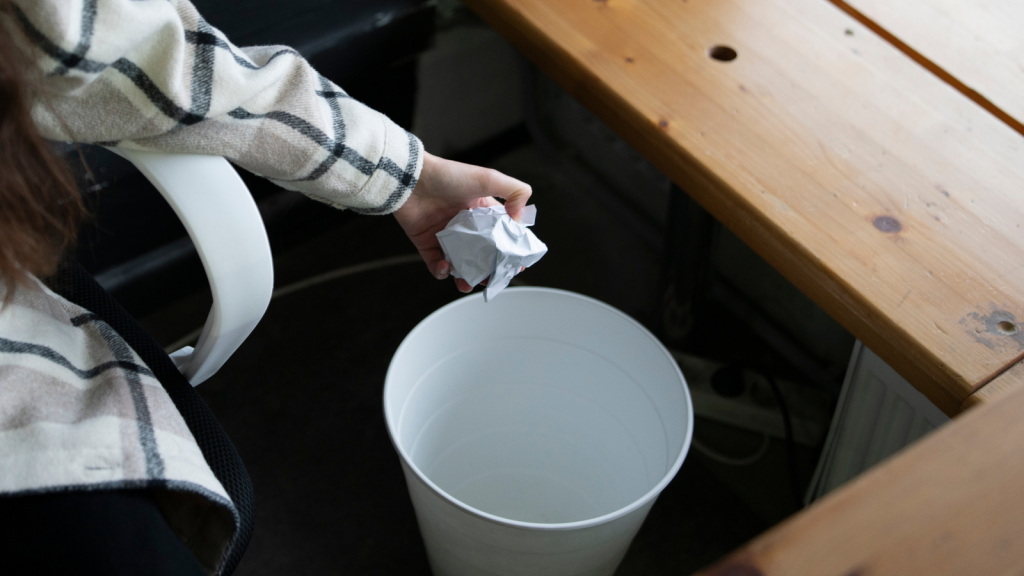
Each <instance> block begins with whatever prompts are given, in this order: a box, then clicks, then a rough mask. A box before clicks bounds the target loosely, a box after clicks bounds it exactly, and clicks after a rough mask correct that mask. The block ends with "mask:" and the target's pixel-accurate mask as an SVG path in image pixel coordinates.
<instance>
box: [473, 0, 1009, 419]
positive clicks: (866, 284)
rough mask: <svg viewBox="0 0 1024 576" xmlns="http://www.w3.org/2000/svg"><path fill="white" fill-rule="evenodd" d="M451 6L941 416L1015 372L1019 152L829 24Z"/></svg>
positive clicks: (637, 4) (746, 11)
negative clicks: (569, 99)
mask: <svg viewBox="0 0 1024 576" xmlns="http://www.w3.org/2000/svg"><path fill="white" fill-rule="evenodd" d="M864 1H865V2H867V1H868V0H864ZM922 1H923V0H922ZM466 4H467V5H469V6H470V7H471V8H472V9H474V10H475V11H476V12H477V13H479V14H480V15H481V16H482V17H483V18H484V19H485V20H486V21H487V22H488V23H489V24H491V25H492V26H493V27H494V28H495V29H497V30H498V31H499V32H500V33H502V34H503V35H504V36H505V37H506V38H507V39H509V40H510V41H511V42H512V43H513V44H514V45H516V46H517V47H518V48H519V49H520V50H521V51H522V52H524V53H525V54H526V55H527V56H528V57H530V58H531V59H532V60H533V61H534V62H535V63H536V64H537V65H538V66H540V67H541V68H542V69H543V70H545V71H546V72H547V73H548V74H549V75H550V76H552V77H553V78H554V79H555V80H556V81H558V82H559V83H560V84H561V85H562V86H563V87H564V88H565V89H566V90H567V91H568V92H569V93H570V94H571V95H573V96H574V97H575V98H577V99H578V100H579V101H580V102H582V103H583V104H584V105H586V106H587V107H588V108H590V110H591V111H593V112H594V113H596V114H597V115H598V116H599V117H600V118H602V119H603V120H604V121H605V122H606V123H607V124H608V125H609V126H611V127H612V128H613V129H614V130H616V132H618V133H619V135H620V136H622V137H623V138H625V139H626V140H627V141H628V142H629V143H630V144H631V145H632V146H634V147H635V148H636V149H637V150H639V151H640V152H641V153H643V154H644V155H645V156H646V157H647V158H648V159H649V160H650V161H651V162H653V163H654V164H655V165H656V166H657V167H658V168H659V169H660V170H662V171H663V172H664V173H665V174H667V175H668V176H669V177H670V178H671V179H672V180H673V181H674V182H675V183H676V184H677V185H679V186H680V187H681V188H683V189H684V190H685V191H686V192H687V193H688V194H690V195H691V196H692V197H693V198H694V199H695V200H696V201H697V202H699V203H700V204H701V205H702V206H704V207H705V208H706V209H707V210H708V211H709V212H711V213H712V214H713V215H714V216H715V217H716V218H717V219H718V220H720V221H721V222H722V223H723V224H724V225H725V226H727V227H728V228H729V229H730V230H732V231H733V232H734V233H735V234H736V235H737V236H739V237H740V238H741V239H743V240H744V241H745V242H746V243H747V244H748V245H750V246H751V247H752V248H753V249H755V250H756V251H757V252H758V253H759V254H760V255H761V256H762V257H764V258H765V259H766V260H767V261H768V262H770V263H771V264H772V265H773V266H775V268H777V269H778V270H779V271H780V272H782V273H783V274H784V275H785V276H786V277H787V278H788V279H789V280H790V281H791V282H793V283H794V284H795V285H796V286H797V287H798V288H800V289H801V290H802V291H804V292H805V293H806V294H807V295H808V296H810V297H811V298H812V299H813V300H814V301H815V302H816V303H817V304H818V305H819V306H821V307H822V308H823V309H825V310H826V311H827V312H829V314H831V315H832V316H833V317H834V318H836V319H837V320H838V321H839V322H841V323H842V324H843V325H844V326H845V327H846V328H847V329H848V330H850V331H851V332H852V333H853V334H854V335H855V336H856V337H857V338H859V339H860V340H861V341H863V342H864V343H865V344H866V345H867V346H868V347H869V348H871V349H872V350H874V351H875V352H876V353H877V354H879V356H881V357H882V358H883V359H884V360H885V361H886V362H887V363H889V364H890V365H891V366H892V367H893V368H895V369H896V370H897V371H898V372H899V373H900V374H901V375H903V376H904V377H905V378H906V379H907V380H908V381H910V382H911V383H912V384H913V385H914V386H915V387H917V388H918V389H919V390H921V391H922V392H923V393H924V394H925V395H926V396H927V397H928V398H929V399H931V400H932V401H933V402H934V403H935V404H936V405H937V406H938V407H939V408H941V409H942V410H943V411H945V412H946V413H947V414H951V415H952V414H956V413H957V412H959V411H960V410H961V409H962V407H964V406H965V403H967V404H970V403H971V402H973V401H972V400H969V397H970V396H971V395H972V394H974V393H975V392H977V391H978V390H979V389H981V388H982V387H983V386H985V385H986V384H988V383H990V382H992V381H993V380H995V379H997V378H999V377H1000V376H1001V375H1003V374H1004V372H1006V371H1007V370H1008V369H1009V368H1010V367H1011V366H1013V365H1014V364H1015V363H1017V362H1019V361H1020V360H1021V359H1022V357H1024V289H1022V283H1024V234H1022V229H1021V226H1022V225H1024V199H1022V198H1024V137H1022V136H1021V134H1019V133H1018V132H1016V131H1015V130H1014V129H1013V128H1012V127H1010V126H1009V125H1007V124H1006V123H1005V122H1004V121H1002V120H1000V119H999V118H998V117H996V116H994V115H993V114H992V113H990V112H989V111H986V110H985V109H984V108H983V107H981V106H979V105H978V104H977V103H976V102H975V101H973V100H972V99H971V98H969V97H968V96H966V95H964V94H963V93H961V92H959V91H958V90H956V89H955V88H954V87H952V86H950V84H948V83H947V82H945V81H943V79H942V78H940V77H938V76H937V75H936V74H934V73H933V72H932V71H930V70H928V69H926V68H924V67H922V66H920V65H919V64H918V63H916V62H915V61H914V60H913V59H912V58H911V57H908V55H907V54H905V53H904V52H902V51H901V50H900V49H899V48H898V47H896V46H894V45H893V44H892V43H890V42H888V41H886V40H885V39H884V38H883V37H881V36H879V35H878V34H876V33H875V32H874V31H872V30H871V29H870V28H869V27H868V26H865V25H864V24H862V23H861V22H860V21H858V20H857V19H856V18H854V17H853V16H851V15H850V14H849V13H847V12H844V11H843V10H842V9H841V8H840V7H837V6H836V5H833V4H832V3H830V2H828V1H827V0H650V1H640V0H467V1H466ZM975 400H977V397H976V398H975Z"/></svg>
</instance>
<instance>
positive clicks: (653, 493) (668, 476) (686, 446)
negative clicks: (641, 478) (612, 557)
mask: <svg viewBox="0 0 1024 576" xmlns="http://www.w3.org/2000/svg"><path fill="white" fill-rule="evenodd" d="M524 292H541V293H554V294H558V295H562V296H569V297H573V298H578V299H580V300H585V301H587V302H590V303H592V304H596V305H598V306H600V307H603V308H605V309H606V310H608V311H610V312H612V313H614V314H617V315H618V316H620V317H622V318H623V319H625V320H626V321H627V322H629V323H631V324H633V325H634V326H635V327H636V328H638V329H639V330H640V332H641V333H642V334H643V335H645V336H646V337H647V338H649V339H650V340H651V341H652V342H653V343H654V344H655V345H656V346H657V347H658V348H659V349H660V350H661V352H662V354H664V355H665V357H666V359H667V360H668V361H669V363H670V364H671V365H672V367H673V369H674V370H675V372H676V376H678V377H679V381H680V382H681V383H682V384H683V397H684V398H685V400H686V415H687V418H686V433H685V436H684V438H683V444H682V449H681V450H680V451H679V455H678V456H677V457H676V459H675V462H673V463H672V466H671V467H669V469H668V470H667V471H666V472H665V475H664V476H663V477H662V478H661V480H660V481H659V482H658V483H657V484H655V485H654V487H653V488H651V489H650V490H648V491H647V492H646V493H645V494H644V495H643V496H641V497H640V498H637V499H636V500H634V501H633V502H631V503H630V504H627V505H626V506H623V507H622V508H619V509H618V510H614V511H612V512H609V513H607V514H604V515H601V516H597V517H595V518H588V519H587V520H579V521H576V522H560V523H551V524H548V523H542V522H523V521H520V520H512V519H510V518H503V517H501V516H497V515H494V514H490V513H488V512H484V511H483V510H480V509H478V508H474V507H472V506H469V505H468V504H465V503H464V502H462V501H460V500H458V499H457V498H454V497H453V496H451V495H450V494H448V493H447V492H445V491H444V490H442V489H441V488H440V487H439V486H438V485H437V484H435V483H434V482H433V481H432V480H430V478H428V477H427V476H426V474H424V473H423V472H422V471H421V470H420V469H419V467H417V466H416V464H415V463H414V462H413V461H412V459H411V458H409V455H408V454H406V452H405V450H404V449H403V448H402V447H401V446H400V445H399V443H398V439H397V438H395V435H394V432H393V431H392V428H391V421H392V417H391V414H390V413H389V412H388V403H387V393H388V386H389V384H390V383H391V374H392V370H393V368H394V364H395V358H397V357H398V356H399V354H401V352H402V350H403V349H404V348H405V346H406V344H407V343H408V342H409V341H410V340H411V339H412V337H413V336H414V335H415V334H416V333H417V332H418V331H419V330H420V329H421V328H422V327H424V326H426V325H427V324H429V322H430V320H431V319H433V318H434V317H435V316H438V315H440V314H442V313H444V312H445V311H447V310H448V309H450V308H455V307H458V306H465V305H467V304H470V303H472V302H473V301H475V300H480V299H483V293H482V292H477V293H475V294H470V295H469V296H465V297H463V298H459V299H458V300H455V301H454V302H449V303H448V304H445V305H444V306H442V307H441V308H438V309H437V310H435V311H434V312H433V313H431V314H430V315H429V316H427V317H426V318H424V319H423V320H421V321H420V322H419V324H417V325H416V327H415V328H413V329H412V330H411V331H410V332H409V333H408V334H407V335H406V336H405V338H404V339H402V343H401V344H400V345H399V346H398V348H397V349H396V350H395V354H394V355H393V356H392V357H391V362H390V364H389V365H388V371H387V375H386V376H385V378H384V391H383V396H384V421H385V424H386V426H387V429H388V437H389V438H391V444H392V445H393V446H394V447H395V451H397V452H398V454H399V457H400V458H401V460H402V462H403V463H404V464H405V465H406V466H408V467H409V469H410V470H412V471H413V473H415V474H416V477H417V478H418V479H419V480H420V481H421V482H423V484H424V485H425V486H427V487H428V488H429V489H430V490H431V491H432V492H434V493H435V494H437V495H438V496H440V497H441V498H442V499H444V500H445V501H447V502H448V503H449V504H451V505H453V506H455V507H456V508H459V509H461V510H464V511H465V512H467V513H469V514H471V515H473V516H476V517H478V518H480V519H482V520H486V521H489V522H493V523H495V524H499V525H502V526H511V527H516V528H522V529H526V530H536V531H569V530H580V529H584V528H591V527H593V526H599V525H601V524H606V523H608V522H612V521H614V520H617V519H619V518H622V517H624V516H627V515H629V514H630V513H632V512H634V511H636V510H638V509H640V508H642V507H643V506H645V505H647V504H648V503H649V502H650V501H651V500H653V499H655V498H657V497H658V495H659V494H661V491H662V490H664V489H665V487H666V486H668V483H669V482H671V481H672V479H673V478H675V475H676V473H677V472H679V468H680V467H682V465H683V461H684V460H685V459H686V455H687V453H688V452H689V451H690V441H691V440H692V438H693V401H692V400H691V398H690V390H689V387H688V386H687V384H686V378H685V377H684V376H683V372H682V370H680V369H679V364H678V363H677V362H676V361H675V359H674V358H673V357H672V354H671V353H670V352H669V351H668V350H667V349H666V348H665V346H664V345H663V344H662V343H661V341H660V340H658V339H657V338H656V337H655V336H654V334H652V333H651V331H650V330H648V329H647V328H645V327H644V326H643V325H642V324H640V323H639V322H637V321H636V320H635V319H634V318H632V317H631V316H629V315H628V314H626V313H625V312H622V311H621V310H619V309H617V308H615V307H613V306H610V305H608V304H605V303H604V302H601V301H600V300H597V299H595V298H591V297H589V296H584V295H582V294H577V293H575V292H570V291H568V290H559V289H557V288H541V287H534V286H517V287H509V288H506V289H505V290H503V293H504V294H503V295H508V294H509V293H524ZM395 417H397V415H395Z"/></svg>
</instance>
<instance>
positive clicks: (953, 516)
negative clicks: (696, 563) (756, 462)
mask: <svg viewBox="0 0 1024 576" xmlns="http://www.w3.org/2000/svg"><path fill="white" fill-rule="evenodd" d="M1022 415H1024V389H1018V390H1017V391H1015V392H1014V393H1013V394H1012V395H1010V396H1008V397H1007V398H1005V399H1003V400H1002V401H1001V402H996V403H992V404H985V405H981V406H980V407H978V408H975V409H973V410H971V411H969V412H967V413H965V414H964V415H962V416H960V417H959V418H957V419H956V420H954V421H953V422H951V423H950V424H948V425H946V426H945V427H943V428H940V429H939V430H937V431H935V432H934V433H932V434H931V435H929V436H927V437H925V438H924V439H922V440H921V441H920V442H918V443H917V444H914V445H912V446H910V447H909V448H907V449H906V450H905V451H903V452H901V453H899V454H898V455H897V456H895V457H894V458H893V459H891V460H888V461H886V462H884V463H882V464H880V465H879V466H876V467H875V468H872V469H871V470H869V471H867V472H866V473H864V474H863V475H861V476H859V477H858V478H857V479H855V480H853V481H852V482H850V483H849V484H847V485H846V486H844V487H843V488H841V489H839V490H837V491H836V492H834V493H832V494H830V495H829V496H827V497H826V498H824V499H822V500H821V501H819V502H817V503H816V504H814V505H813V506H811V507H810V508H808V509H806V510H804V511H803V512H801V513H799V514H797V515H796V516H793V517H792V518H790V519H789V520H786V521H784V522H783V523H781V524H779V525H778V526H776V527H774V528H772V529H771V530H769V531H768V532H765V533H764V534H762V535H761V536H758V537H757V538H756V539H754V540H752V541H751V542H749V543H748V544H746V545H745V546H743V547H742V548H740V549H739V550H738V551H736V552H734V553H733V554H731V555H730V556H728V557H727V558H726V559H725V560H723V561H721V562H719V563H718V564H716V565H714V566H712V567H710V568H708V569H705V570H703V571H701V572H699V573H698V574H701V575H704V576H726V575H730V576H770V575H776V574H777V575H780V576H782V575H787V576H788V575H791V574H814V575H816V576H832V575H835V576H852V575H869V574H870V575H878V574H893V575H905V574H906V575H917V574H927V575H929V576H961V575H963V574H971V575H972V576H987V575H993V576H994V575H1003V574H1020V573H1022V572H1024V497H1022V496H1021V495H1022V494H1024V458H1021V453H1022V452H1024V418H1022V417H1021V416H1022Z"/></svg>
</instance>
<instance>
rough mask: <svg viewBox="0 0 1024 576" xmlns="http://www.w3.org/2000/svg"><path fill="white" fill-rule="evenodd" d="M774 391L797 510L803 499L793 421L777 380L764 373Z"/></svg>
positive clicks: (801, 506) (800, 506)
mask: <svg viewBox="0 0 1024 576" xmlns="http://www.w3.org/2000/svg"><path fill="white" fill-rule="evenodd" d="M762 375H763V376H764V379H765V380H766V381H767V382H768V387H769V388H771V389H772V395H773V396H775V402H776V404H778V405H779V412H781V413H782V425H783V426H784V427H785V429H786V460H788V461H789V484H790V486H791V487H792V491H793V503H794V504H795V505H796V507H797V509H798V510H799V509H800V508H803V499H802V498H801V497H800V479H799V475H798V474H797V469H796V443H794V441H793V421H792V420H790V418H789V409H788V408H787V407H786V400H785V399H784V398H783V397H782V391H781V390H780V389H779V385H778V384H776V383H775V379H774V378H772V377H771V376H769V375H768V374H765V373H762Z"/></svg>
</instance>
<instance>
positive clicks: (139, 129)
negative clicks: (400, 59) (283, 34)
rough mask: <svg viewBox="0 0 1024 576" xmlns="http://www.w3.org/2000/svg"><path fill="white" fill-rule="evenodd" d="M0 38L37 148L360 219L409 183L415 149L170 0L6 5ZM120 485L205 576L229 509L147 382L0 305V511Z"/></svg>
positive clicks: (118, 358) (61, 330) (23, 309)
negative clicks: (97, 153)
mask: <svg viewBox="0 0 1024 576" xmlns="http://www.w3.org/2000/svg"><path fill="white" fill-rule="evenodd" d="M0 25H2V28H0V33H12V34H15V35H16V36H17V37H20V38H22V39H23V40H24V41H25V42H27V43H28V44H29V50H30V51H31V53H32V54H34V58H35V63H36V65H38V67H39V68H40V70H41V72H42V76H43V86H42V88H43V89H42V91H41V93H40V94H39V95H38V98H37V101H36V102H35V103H34V107H33V110H32V114H33V117H34V118H35V120H36V123H37V125H38V126H39V128H40V130H41V131H42V133H43V135H44V136H46V137H47V138H51V139H55V140H70V141H76V142H88V143H98V144H106V145H117V146H122V147H126V148H135V149H143V150H159V151H167V152H183V153H184V152H187V153H202V154H214V155H220V156H224V157H226V158H228V159H229V160H231V161H232V162H234V163H235V164H237V165H238V166H241V167H242V168H245V169H247V170H250V171H252V172H254V173H256V174H260V175H262V176H264V177H267V178H269V179H271V180H272V181H274V182H276V183H278V184H280V185H281V186H282V187H284V188H288V189H291V190H297V191H300V192H303V193H305V194H307V195H308V196H310V197H312V198H315V199H317V200H321V201H323V202H326V203H328V204H331V205H334V206H338V207H346V208H350V209H353V210H356V211H358V212H362V213H369V214H385V213H389V212H392V211H394V210H396V209H397V208H398V207H399V206H401V204H402V203H403V202H404V201H405V199H406V198H407V197H408V195H409V194H410V192H411V191H412V189H413V187H414V186H415V185H416V179H417V177H418V175H419V172H420V169H421V168H422V163H423V152H422V145H421V144H420V142H419V140H418V139H417V138H416V137H414V136H412V135H411V134H409V133H408V132H406V131H405V130H403V129H401V128H400V127H398V126H397V125H395V124H394V123H393V122H391V121H390V120H389V119H388V118H386V117H385V116H383V115H381V114H379V113H377V112H375V111H373V110H371V109H369V108H367V107H366V106H364V105H363V104H361V103H359V102H357V101H355V100H353V99H352V98H350V97H349V96H348V95H346V94H345V92H344V91H343V90H342V89H341V88H339V87H338V86H336V85H335V84H333V83H332V82H330V81H329V80H327V79H326V78H324V77H323V76H320V75H319V74H317V72H316V71H315V70H313V69H312V68H311V67H310V66H309V64H308V63H306V62H305V61H304V60H303V59H302V58H301V57H300V56H299V55H298V54H297V53H296V52H295V51H294V50H291V49H289V48H284V47H274V46H260V47H251V48H238V47H236V46H234V45H232V44H231V42H229V41H228V40H227V38H225V37H224V35H223V34H221V33H220V32H219V31H218V30H216V29H214V28H212V27H211V26H210V25H209V24H207V23H206V22H205V21H204V20H203V18H202V17H201V16H200V15H199V14H198V13H197V12H196V10H195V8H194V7H193V6H192V5H191V4H190V3H189V2H187V1H186V0H143V1H137V0H14V8H13V10H12V12H11V15H10V16H9V17H8V16H6V15H3V14H0ZM2 298H3V293H2V290H0V299H2ZM137 487H146V488H150V489H153V490H155V491H156V492H157V493H158V498H157V500H158V502H159V503H160V504H161V507H162V509H163V510H164V512H165V515H166V516H167V517H168V520H169V521H170V522H171V524H172V526H173V527H174V528H175V529H176V530H177V531H178V532H179V533H181V534H183V535H188V536H187V537H186V538H185V540H186V543H187V544H188V545H189V547H190V548H191V549H192V550H193V552H194V553H195V554H196V556H197V558H199V560H200V562H201V563H202V564H203V565H204V567H205V568H206V569H207V571H208V572H209V573H211V574H215V573H218V572H219V571H220V570H221V568H222V567H223V559H224V554H225V553H226V551H227V549H228V547H229V545H230V543H231V540H232V538H233V537H234V532H235V526H234V521H233V516H234V515H233V510H232V506H233V505H232V503H231V501H230V498H229V497H228V495H227V494H226V492H225V490H224V488H223V487H222V486H221V484H220V483H219V482H218V481H217V479H216V477H215V476H214V475H213V474H212V472H211V471H210V468H209V466H208V465H207V463H206V462H205V461H204V459H203V457H202V454H201V452H200V451H199V449H198V447H197V445H196V443H195V440H194V438H193V437H192V435H191V434H190V432H189V430H188V428H187V426H186V425H185V424H184V421H183V420H182V418H181V415H180V414H178V413H177V411H176V410H175V408H174V405H173V404H172V403H171V401H170V399H169V397H168V396H167V394H166V392H165V391H164V390H163V388H162V387H161V385H160V384H159V382H158V381H157V380H156V379H155V378H154V376H153V374H152V372H151V371H150V370H149V369H148V367H147V366H145V364H144V363H143V362H142V361H141V360H140V359H139V357H138V355H137V354H136V353H135V352H134V351H133V350H132V349H131V348H130V347H129V346H128V345H127V344H126V343H125V342H124V340H123V339H122V338H121V337H120V336H119V335H118V334H117V333H116V332H114V331H113V330H112V329H111V328H110V327H109V326H107V325H106V324H105V323H103V322H102V321H98V320H97V319H96V318H95V317H94V316H93V315H92V314H90V313H89V311H88V310H84V309H82V308H80V307H78V306H76V305H74V304H72V303H69V302H68V301H66V300H65V299H63V298H61V297H60V296H58V295H56V294H54V293H52V292H50V291H49V290H47V289H46V288H45V287H43V286H42V285H41V284H40V285H39V286H38V287H37V289H21V290H18V291H17V293H16V294H15V295H14V299H13V301H12V302H10V303H9V304H8V305H6V306H3V307H2V308H0V497H4V496H13V495H19V494H27V493H36V492H46V491H55V490H85V489H119V488H137Z"/></svg>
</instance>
